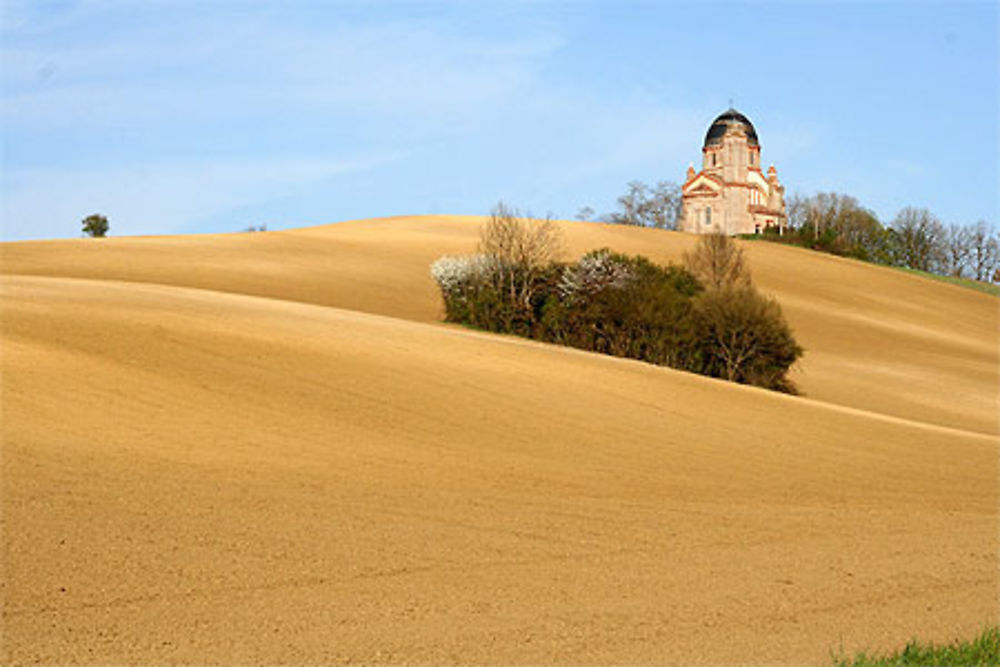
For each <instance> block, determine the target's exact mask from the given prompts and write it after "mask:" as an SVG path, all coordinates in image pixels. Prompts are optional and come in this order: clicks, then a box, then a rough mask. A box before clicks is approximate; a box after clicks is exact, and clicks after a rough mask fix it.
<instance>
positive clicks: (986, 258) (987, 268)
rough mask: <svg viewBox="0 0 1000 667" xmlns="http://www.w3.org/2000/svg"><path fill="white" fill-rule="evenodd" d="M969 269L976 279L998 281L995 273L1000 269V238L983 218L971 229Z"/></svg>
mask: <svg viewBox="0 0 1000 667" xmlns="http://www.w3.org/2000/svg"><path fill="white" fill-rule="evenodd" d="M969 269H970V271H971V273H972V277H973V278H975V279H976V280H979V281H982V282H990V281H991V280H992V281H993V282H997V280H996V278H995V277H994V274H995V273H996V271H997V270H998V269H1000V240H998V239H997V237H996V236H994V235H993V234H991V233H990V228H989V226H988V225H987V224H986V222H984V221H983V220H980V221H979V222H977V223H976V224H974V225H972V227H971V228H970V229H969Z"/></svg>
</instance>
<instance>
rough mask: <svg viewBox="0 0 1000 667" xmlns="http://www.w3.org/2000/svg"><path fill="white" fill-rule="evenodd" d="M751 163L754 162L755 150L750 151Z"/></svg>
mask: <svg viewBox="0 0 1000 667" xmlns="http://www.w3.org/2000/svg"><path fill="white" fill-rule="evenodd" d="M750 164H753V151H750Z"/></svg>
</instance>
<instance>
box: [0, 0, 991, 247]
mask: <svg viewBox="0 0 1000 667" xmlns="http://www.w3.org/2000/svg"><path fill="white" fill-rule="evenodd" d="M0 7H2V10H0V11H2V14H0V20H2V22H0V51H2V70H0V83H2V87H0V95H2V107H0V132H2V172H0V198H2V220H0V237H2V238H3V239H4V240H18V239H45V238H69V237H78V236H79V235H80V226H81V225H80V221H81V220H82V219H83V218H84V217H86V216H87V215H89V214H92V213H100V214H103V215H106V216H107V217H108V219H109V221H110V223H111V235H113V236H123V235H146V234H177V233H205V232H237V231H241V230H243V229H246V228H247V227H249V226H258V225H266V226H267V228H268V229H272V230H274V229H288V228H295V227H304V226H310V225H319V224H326V223H332V222H338V221H342V220H350V219H357V218H370V217H381V216H391V215H416V214H430V213H448V214H473V215H482V214H487V213H488V212H489V210H490V209H491V208H492V207H493V206H494V205H495V204H496V203H497V202H499V201H503V202H505V203H507V204H508V205H510V206H514V207H516V208H518V209H520V210H521V211H522V212H525V213H528V214H532V215H536V216H544V215H552V216H553V217H556V218H563V219H568V218H573V217H574V216H575V215H576V214H577V212H578V211H579V210H580V209H581V208H582V207H584V206H590V207H592V208H593V209H595V210H596V211H597V212H598V213H604V212H609V211H612V210H614V209H615V206H616V199H617V197H618V196H619V195H621V194H622V193H623V192H624V191H625V186H626V183H628V182H629V181H633V180H640V181H644V182H647V183H654V182H656V181H661V180H666V181H674V182H681V181H683V180H684V174H685V170H686V169H687V167H688V165H689V164H692V163H694V164H695V165H698V164H699V163H700V158H701V147H702V143H703V140H704V136H705V132H706V131H707V129H708V127H709V125H711V122H712V120H713V119H714V118H715V117H716V116H717V115H718V114H720V113H722V112H723V111H725V110H726V109H727V108H728V107H729V106H730V101H732V104H733V105H734V106H735V107H736V108H737V109H739V110H740V111H741V112H743V113H744V114H746V115H747V116H748V117H749V118H750V119H751V121H752V122H753V123H754V126H755V127H756V129H757V134H758V136H759V138H760V142H761V149H762V159H763V163H764V165H768V164H774V165H775V166H776V168H777V170H778V175H779V177H780V179H781V181H782V183H783V184H784V185H785V187H786V196H787V195H791V194H792V193H799V194H801V195H810V194H814V193H817V192H829V191H834V192H841V193H845V194H849V195H852V196H854V197H856V198H857V199H858V200H859V201H860V202H861V204H862V205H864V206H866V207H868V208H870V209H872V210H873V211H874V212H875V213H876V215H877V216H878V217H879V218H880V219H881V220H882V221H883V222H885V223H888V222H889V221H891V219H892V218H893V217H894V216H895V215H896V213H897V212H898V211H899V210H900V209H901V208H903V207H904V206H916V207H926V208H928V209H930V210H931V211H932V212H933V213H934V214H935V215H937V216H938V217H939V218H940V219H941V220H942V221H943V222H945V223H946V224H947V223H958V224H968V223H972V222H975V221H978V220H985V221H986V222H988V223H990V224H993V225H994V226H996V225H997V223H1000V192H998V189H1000V171H998V161H1000V157H998V155H1000V132H998V125H1000V107H998V86H1000V83H998V78H1000V72H998V46H997V42H998V34H1000V12H998V7H1000V5H998V3H996V2H979V3H974V2H943V3H921V2H879V3H859V2H842V3H815V2H801V3H791V2H785V3H768V2H729V3H702V2H698V3H695V2H689V3H681V2H666V1H663V2H653V1H647V2H629V1H618V2H598V1H593V2H588V1H584V0H579V1H561V2H556V1H554V0H552V1H535V2H529V1H526V0H521V1H516V2H515V1H509V2H486V1H478V2H477V1H468V2H404V1H402V0H397V1H395V2H387V1H386V2H378V1H367V2H364V1H355V2H346V1H345V2H336V1H319V0H317V1H312V2H308V1H305V0H301V1H299V0H284V1H280V2H279V1H274V2H263V1H258V2H250V1H246V0H142V1H141V2H140V1H125V0H92V1H84V0H78V1H74V0H26V1H20V0H0Z"/></svg>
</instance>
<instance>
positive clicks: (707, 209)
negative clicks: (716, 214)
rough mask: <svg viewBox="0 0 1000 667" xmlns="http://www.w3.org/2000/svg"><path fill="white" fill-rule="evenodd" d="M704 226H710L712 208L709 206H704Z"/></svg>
mask: <svg viewBox="0 0 1000 667" xmlns="http://www.w3.org/2000/svg"><path fill="white" fill-rule="evenodd" d="M705 224H706V225H710V224H712V207H711V206H706V207H705Z"/></svg>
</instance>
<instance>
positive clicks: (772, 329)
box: [693, 285, 802, 394]
mask: <svg viewBox="0 0 1000 667" xmlns="http://www.w3.org/2000/svg"><path fill="white" fill-rule="evenodd" d="M693 317H694V335H695V340H696V341H698V342H697V345H698V357H699V363H700V367H698V368H695V369H693V370H695V371H697V372H699V373H702V374H704V375H709V376H712V377H718V378H725V379H726V380H729V381H730V382H739V383H740V384H750V385H755V386H757V387H764V388H765V389H773V390H776V391H783V392H786V393H789V394H795V393H797V390H796V388H795V385H794V384H793V383H792V381H791V380H789V379H788V376H787V373H788V369H789V368H791V366H792V364H794V363H795V362H796V360H798V358H799V357H800V356H802V348H801V347H799V345H798V343H796V342H795V338H794V337H793V336H792V331H791V329H790V328H789V326H788V323H787V322H786V321H785V317H784V315H783V314H782V312H781V306H779V305H778V302H777V301H775V300H774V299H771V298H768V297H765V296H763V295H762V294H760V292H758V291H757V290H756V289H754V288H753V287H751V286H749V285H747V286H742V287H736V288H725V289H721V290H714V291H708V292H705V293H703V294H701V295H699V296H698V298H697V299H695V304H694V311H693Z"/></svg>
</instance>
